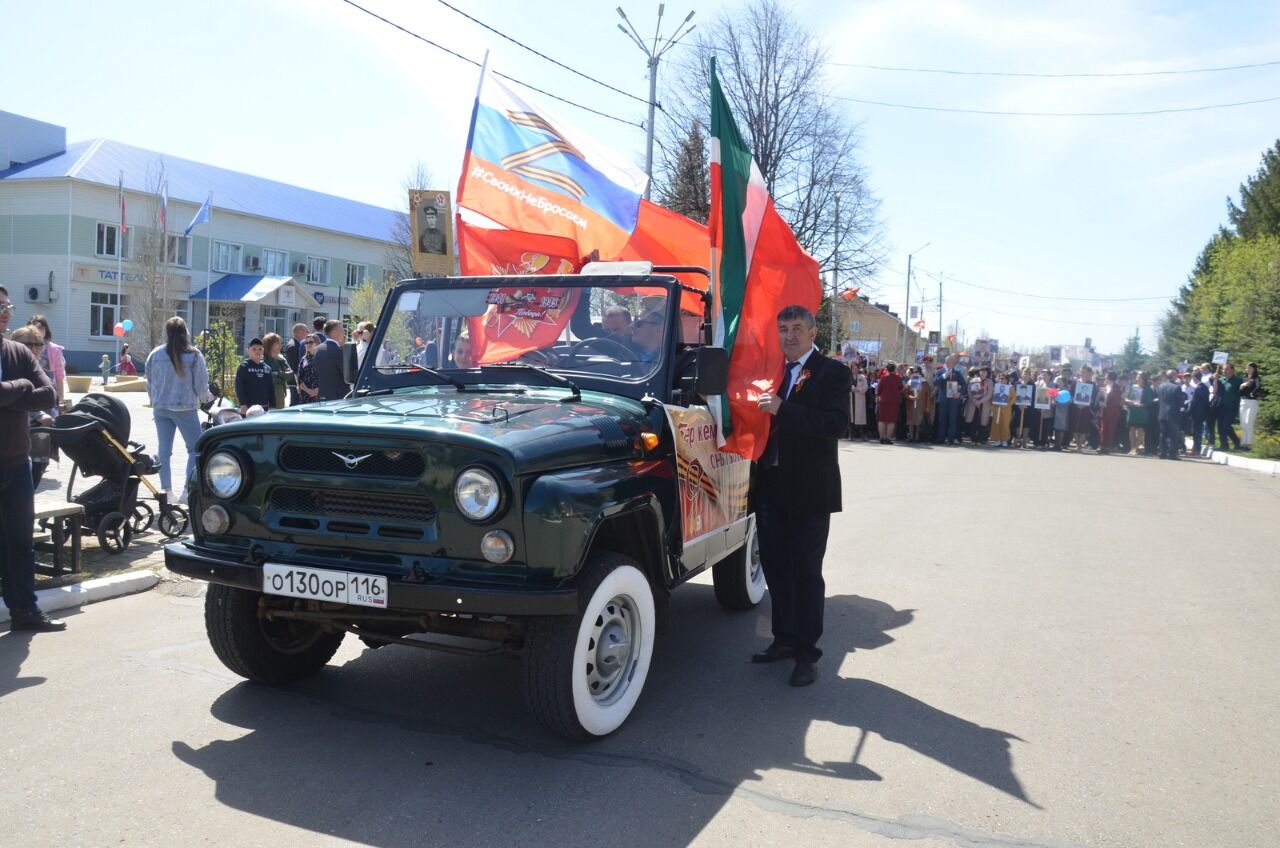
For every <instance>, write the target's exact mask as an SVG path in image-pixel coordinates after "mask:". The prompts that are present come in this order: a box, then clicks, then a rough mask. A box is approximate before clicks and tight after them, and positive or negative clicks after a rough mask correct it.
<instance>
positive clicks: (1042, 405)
mask: <svg viewBox="0 0 1280 848" xmlns="http://www.w3.org/2000/svg"><path fill="white" fill-rule="evenodd" d="M1048 408H1049V387H1048V386H1046V385H1044V384H1043V383H1036V409H1048Z"/></svg>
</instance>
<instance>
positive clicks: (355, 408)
mask: <svg viewBox="0 0 1280 848" xmlns="http://www.w3.org/2000/svg"><path fill="white" fill-rule="evenodd" d="M563 397H565V392H564V390H561V389H554V390H551V391H546V390H541V389H539V390H529V391H527V392H523V393H516V392H455V391H454V390H453V389H451V388H439V389H437V388H435V387H431V388H426V389H420V390H416V391H412V392H400V393H398V394H395V395H386V396H381V397H365V398H353V399H349V400H339V401H329V402H325V403H312V404H304V405H301V406H296V407H288V408H286V409H280V410H274V411H272V412H270V413H269V414H267V415H265V416H262V417H260V418H253V419H249V420H247V421H242V422H237V423H234V424H229V425H225V426H222V427H216V428H214V429H213V430H211V431H210V438H218V437H220V436H230V435H232V433H233V431H234V433H236V434H237V435H241V436H244V435H249V434H250V433H275V434H282V433H289V434H295V433H296V434H299V435H304V436H307V437H312V438H314V437H316V436H320V437H322V438H324V439H325V440H326V441H331V442H332V443H334V444H335V445H341V444H343V443H345V442H346V441H347V440H348V439H350V438H353V437H357V436H358V437H361V438H368V437H375V438H376V437H377V436H379V435H382V436H385V437H388V438H394V439H412V440H421V441H433V442H446V443H452V444H458V445H465V446H469V447H473V448H475V449H478V450H487V451H496V452H500V453H504V454H507V455H508V457H509V458H510V460H511V461H512V462H513V464H514V467H515V468H516V469H517V470H518V473H527V472H531V471H542V470H547V469H549V468H561V467H565V466H571V465H581V464H584V463H589V462H598V461H601V460H607V459H621V458H624V457H626V456H629V455H632V454H634V453H635V447H634V444H635V441H636V439H637V437H638V436H639V435H640V433H641V432H642V431H644V430H647V429H650V425H649V423H648V421H647V420H646V416H645V409H644V407H643V406H642V405H641V404H640V403H638V402H636V401H634V400H630V399H628V398H619V397H616V396H613V395H605V394H597V393H595V392H583V394H582V398H581V399H580V400H571V401H564V400H561V398H563Z"/></svg>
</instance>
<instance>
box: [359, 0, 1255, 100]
mask: <svg viewBox="0 0 1280 848" xmlns="http://www.w3.org/2000/svg"><path fill="white" fill-rule="evenodd" d="M348 2H349V0H348ZM829 96H830V97H831V98H832V99H834V100H844V101H846V102H849V103H861V104H863V105H865V106H886V107H889V108H891V109H910V110H913V111H919V112H949V113H953V114H961V115H995V116H999V117H1011V118H1128V117H1141V116H1146V115H1172V114H1177V113H1182V112H1207V111H1210V110H1213V109H1234V108H1236V107H1239V106H1256V105H1258V104H1259V103H1275V102H1276V101H1280V97H1263V98H1261V99H1258V100H1237V101H1235V102H1231V103H1208V104H1205V105H1202V106H1183V107H1175V108H1168V109H1141V110H1134V111H1123V110H1120V111H1113V112H1020V111H1013V110H1005V109H961V108H957V107H950V106H925V105H922V104H918V103H894V102H891V101H887V100H867V99H864V98H860V97H847V96H844V95H840V94H832V95H829Z"/></svg>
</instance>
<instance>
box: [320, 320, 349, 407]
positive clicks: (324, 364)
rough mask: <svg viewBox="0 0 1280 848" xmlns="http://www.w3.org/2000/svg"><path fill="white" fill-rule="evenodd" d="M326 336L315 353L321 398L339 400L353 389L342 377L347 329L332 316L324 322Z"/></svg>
mask: <svg viewBox="0 0 1280 848" xmlns="http://www.w3.org/2000/svg"><path fill="white" fill-rule="evenodd" d="M324 336H325V339H324V344H323V345H321V346H320V347H319V349H317V350H316V354H315V359H316V379H317V380H319V382H320V400H339V399H341V398H344V397H346V396H347V392H349V391H351V387H350V386H348V385H347V383H346V381H345V380H344V379H343V378H342V345H343V342H345V341H346V340H347V330H346V328H345V327H343V326H342V322H341V321H339V320H337V319H336V318H331V319H330V320H328V321H325V322H324Z"/></svg>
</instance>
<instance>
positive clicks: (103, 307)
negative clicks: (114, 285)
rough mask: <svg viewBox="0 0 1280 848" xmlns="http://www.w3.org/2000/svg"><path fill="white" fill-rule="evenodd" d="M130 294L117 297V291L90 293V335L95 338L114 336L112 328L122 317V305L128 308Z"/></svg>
mask: <svg viewBox="0 0 1280 848" xmlns="http://www.w3.org/2000/svg"><path fill="white" fill-rule="evenodd" d="M128 306H129V296H128V295H121V296H119V298H117V295H116V293H115V292H90V293H89V336H90V337H91V338H95V339H109V338H112V337H113V333H112V330H113V329H114V328H115V326H116V324H117V323H119V322H120V321H121V320H122V319H121V311H122V309H121V307H124V308H128Z"/></svg>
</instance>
